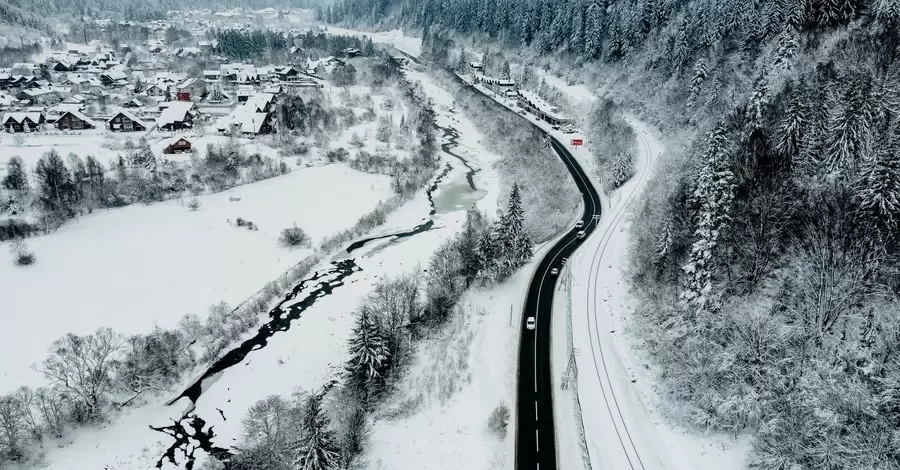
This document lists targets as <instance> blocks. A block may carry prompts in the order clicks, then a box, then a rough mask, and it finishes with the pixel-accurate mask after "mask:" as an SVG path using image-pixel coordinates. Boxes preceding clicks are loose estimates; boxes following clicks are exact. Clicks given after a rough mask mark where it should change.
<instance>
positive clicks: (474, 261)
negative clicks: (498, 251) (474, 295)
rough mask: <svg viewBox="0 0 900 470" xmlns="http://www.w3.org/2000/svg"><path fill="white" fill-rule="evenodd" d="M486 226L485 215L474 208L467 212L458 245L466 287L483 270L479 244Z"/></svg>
mask: <svg viewBox="0 0 900 470" xmlns="http://www.w3.org/2000/svg"><path fill="white" fill-rule="evenodd" d="M486 226H487V222H486V221H485V220H484V215H482V213H481V212H480V211H479V210H478V209H476V208H474V207H473V208H471V209H469V210H468V211H467V212H466V224H465V226H463V231H462V233H461V234H460V235H459V238H458V240H457V244H456V249H457V251H459V257H460V261H461V263H462V273H461V274H462V275H463V276H464V277H465V278H466V287H469V286H470V285H471V284H472V282H473V281H474V280H475V278H477V277H478V273H479V272H481V270H482V268H483V260H482V259H481V256H480V254H479V243H480V241H481V237H482V235H483V234H484V232H485V227H486Z"/></svg>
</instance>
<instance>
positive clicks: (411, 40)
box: [323, 26, 422, 57]
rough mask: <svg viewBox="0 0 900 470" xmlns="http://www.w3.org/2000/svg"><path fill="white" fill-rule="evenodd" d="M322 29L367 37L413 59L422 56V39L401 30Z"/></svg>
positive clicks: (334, 27)
mask: <svg viewBox="0 0 900 470" xmlns="http://www.w3.org/2000/svg"><path fill="white" fill-rule="evenodd" d="M323 28H327V29H328V32H329V33H331V34H336V35H342V36H364V37H368V38H370V39H372V42H374V43H379V44H387V45H389V46H392V47H394V48H395V49H397V50H400V51H403V52H405V53H407V54H409V55H411V56H413V57H419V56H420V55H421V54H422V38H417V37H412V36H407V35H406V34H405V33H404V32H403V30H402V29H395V30H391V31H378V32H371V31H360V30H356V29H344V28H338V27H336V26H323Z"/></svg>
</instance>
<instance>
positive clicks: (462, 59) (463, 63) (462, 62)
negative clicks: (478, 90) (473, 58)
mask: <svg viewBox="0 0 900 470" xmlns="http://www.w3.org/2000/svg"><path fill="white" fill-rule="evenodd" d="M468 71H469V61H468V60H466V51H464V50H462V49H460V50H459V57H458V58H457V59H456V73H458V74H465V73H466V72H468Z"/></svg>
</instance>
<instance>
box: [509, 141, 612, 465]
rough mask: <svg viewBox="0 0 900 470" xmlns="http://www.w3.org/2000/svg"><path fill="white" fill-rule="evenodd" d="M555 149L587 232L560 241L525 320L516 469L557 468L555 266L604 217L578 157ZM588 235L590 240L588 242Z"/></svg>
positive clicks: (538, 277) (541, 267)
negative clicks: (531, 322)
mask: <svg viewBox="0 0 900 470" xmlns="http://www.w3.org/2000/svg"><path fill="white" fill-rule="evenodd" d="M551 144H552V146H553V150H554V151H556V153H557V154H558V155H559V157H560V159H562V161H563V163H564V164H565V165H566V168H567V169H568V170H569V173H571V174H572V178H573V179H574V180H575V184H576V185H577V186H578V189H579V190H580V191H581V194H582V196H583V197H584V213H583V214H582V216H581V220H582V221H583V222H584V228H583V229H578V228H572V229H571V230H569V232H568V233H566V234H565V235H564V236H562V237H561V238H558V239H557V241H556V243H555V244H554V245H553V247H552V248H550V250H549V251H548V252H547V254H546V255H544V258H543V259H542V260H540V262H539V263H538V267H537V269H536V270H535V273H534V277H533V278H532V280H531V285H530V286H529V288H528V294H527V295H526V297H525V309H524V312H523V313H524V315H523V316H522V338H521V341H520V345H519V384H518V390H517V392H516V395H517V405H518V406H517V407H516V408H517V416H516V469H538V470H555V469H556V432H555V430H554V422H553V375H552V373H551V368H550V355H551V349H550V336H551V335H550V325H551V321H550V315H551V312H552V310H553V294H554V292H555V291H556V289H555V285H556V278H557V276H554V275H551V274H550V271H551V270H552V269H553V268H560V273H562V259H563V258H570V257H571V256H572V254H573V253H574V252H575V250H576V249H578V247H579V246H580V245H581V244H582V242H583V241H584V239H579V238H577V236H576V234H577V233H578V231H579V230H584V231H585V232H586V233H587V235H588V236H590V234H591V232H593V231H594V230H595V229H596V227H597V225H596V223H594V216H595V215H597V216H599V215H600V209H601V204H600V196H599V195H598V194H597V192H596V190H595V189H594V186H593V185H592V184H591V182H590V181H589V179H588V176H587V175H586V174H585V173H584V170H582V168H581V166H580V165H579V164H578V161H577V160H575V157H574V156H573V155H572V154H571V153H570V152H569V151H568V149H566V147H565V146H564V145H563V144H562V143H560V142H559V141H558V140H557V139H556V138H554V137H551ZM586 238H587V237H585V239H586ZM528 317H535V320H536V323H537V327H536V328H535V329H534V330H528V329H526V328H525V322H526V321H527V318H528Z"/></svg>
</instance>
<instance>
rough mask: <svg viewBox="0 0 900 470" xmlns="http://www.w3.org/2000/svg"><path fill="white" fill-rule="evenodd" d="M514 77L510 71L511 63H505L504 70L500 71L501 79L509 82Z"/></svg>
mask: <svg viewBox="0 0 900 470" xmlns="http://www.w3.org/2000/svg"><path fill="white" fill-rule="evenodd" d="M511 76H512V72H511V71H510V69H509V61H507V60H504V61H503V68H502V69H501V70H500V78H503V79H506V80H509V79H510V77H511Z"/></svg>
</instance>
